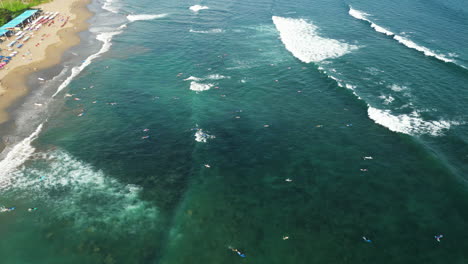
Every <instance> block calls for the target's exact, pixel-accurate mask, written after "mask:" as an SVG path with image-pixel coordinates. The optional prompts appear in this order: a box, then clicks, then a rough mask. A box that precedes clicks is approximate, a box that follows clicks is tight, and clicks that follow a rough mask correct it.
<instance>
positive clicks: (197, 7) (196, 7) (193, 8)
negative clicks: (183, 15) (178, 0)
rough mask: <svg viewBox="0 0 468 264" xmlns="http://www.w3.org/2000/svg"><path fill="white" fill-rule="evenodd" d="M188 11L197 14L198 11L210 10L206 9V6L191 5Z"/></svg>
mask: <svg viewBox="0 0 468 264" xmlns="http://www.w3.org/2000/svg"><path fill="white" fill-rule="evenodd" d="M189 9H190V10H192V11H193V12H195V13H197V12H198V11H200V10H204V9H210V8H209V7H207V6H202V5H193V6H191V7H189Z"/></svg>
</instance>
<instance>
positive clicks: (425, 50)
mask: <svg viewBox="0 0 468 264" xmlns="http://www.w3.org/2000/svg"><path fill="white" fill-rule="evenodd" d="M349 14H350V15H351V16H352V17H354V18H357V19H359V20H362V21H366V22H367V23H369V24H370V26H371V27H372V28H373V29H374V30H375V31H377V32H379V33H383V34H385V35H387V36H391V37H392V38H393V39H395V40H396V41H398V42H399V43H401V44H403V45H405V46H406V47H408V48H411V49H414V50H417V51H419V52H422V53H423V54H424V55H426V56H428V57H434V58H436V59H438V60H441V61H443V62H451V63H455V60H452V59H449V58H447V57H446V56H445V55H442V54H437V53H435V52H434V51H432V50H430V49H428V48H426V47H423V46H420V45H418V44H416V43H414V42H413V41H411V40H409V39H407V38H405V37H402V36H399V35H397V34H395V33H393V32H391V31H390V30H387V29H385V28H383V27H381V26H379V25H377V24H375V23H374V22H372V21H371V20H370V19H368V18H367V16H368V14H366V13H364V12H361V11H359V10H356V9H353V8H352V7H349ZM455 64H456V63H455ZM457 65H458V64H457ZM459 66H461V65H459ZM461 67H463V68H465V67H464V66H461Z"/></svg>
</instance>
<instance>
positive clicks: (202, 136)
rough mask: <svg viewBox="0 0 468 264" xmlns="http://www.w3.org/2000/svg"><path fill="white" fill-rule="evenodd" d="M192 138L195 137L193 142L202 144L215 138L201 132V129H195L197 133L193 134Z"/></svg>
mask: <svg viewBox="0 0 468 264" xmlns="http://www.w3.org/2000/svg"><path fill="white" fill-rule="evenodd" d="M194 136H195V141H197V142H202V143H206V142H207V140H208V139H213V138H216V137H215V136H213V135H209V134H207V133H205V132H203V130H201V129H197V132H195V135H194Z"/></svg>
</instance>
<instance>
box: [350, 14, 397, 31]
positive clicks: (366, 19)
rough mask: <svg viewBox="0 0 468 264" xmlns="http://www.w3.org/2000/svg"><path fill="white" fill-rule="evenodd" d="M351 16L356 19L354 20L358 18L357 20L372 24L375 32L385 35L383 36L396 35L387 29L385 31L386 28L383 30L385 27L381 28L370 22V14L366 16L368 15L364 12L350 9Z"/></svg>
mask: <svg viewBox="0 0 468 264" xmlns="http://www.w3.org/2000/svg"><path fill="white" fill-rule="evenodd" d="M349 14H350V15H351V16H352V17H354V18H357V19H360V20H363V21H366V22H368V23H369V24H370V26H371V27H372V28H373V29H375V31H377V32H380V33H383V34H385V35H388V36H393V35H395V34H394V33H393V32H391V31H390V30H387V29H385V28H383V27H381V26H379V25H377V24H375V23H373V22H372V21H371V20H369V19H368V18H367V16H368V15H369V14H366V13H364V12H362V11H359V10H356V9H353V8H351V7H349Z"/></svg>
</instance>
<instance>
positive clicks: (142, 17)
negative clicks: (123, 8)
mask: <svg viewBox="0 0 468 264" xmlns="http://www.w3.org/2000/svg"><path fill="white" fill-rule="evenodd" d="M166 16H167V14H159V15H144V14H142V15H128V16H127V19H128V21H130V22H133V21H139V20H153V19H158V18H163V17H166Z"/></svg>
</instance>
